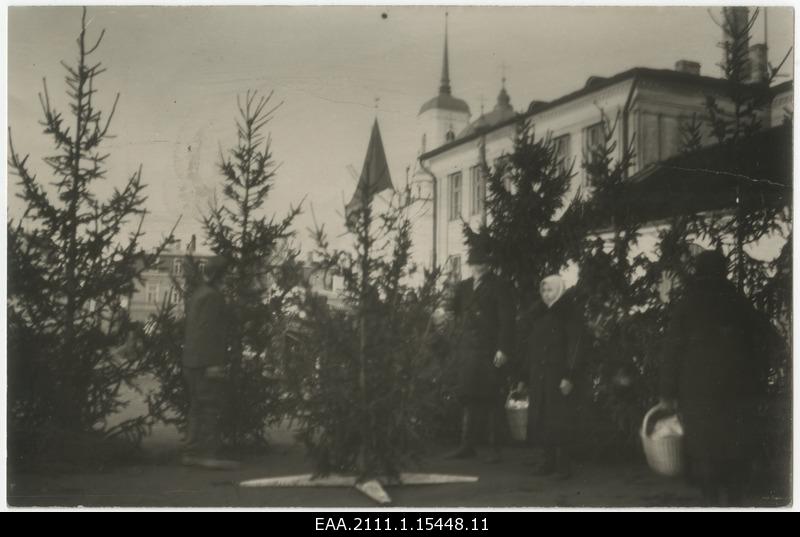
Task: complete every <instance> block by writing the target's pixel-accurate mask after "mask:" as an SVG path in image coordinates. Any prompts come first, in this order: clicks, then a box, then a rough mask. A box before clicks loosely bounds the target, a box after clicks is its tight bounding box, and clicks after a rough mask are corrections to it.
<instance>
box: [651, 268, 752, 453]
mask: <svg viewBox="0 0 800 537" xmlns="http://www.w3.org/2000/svg"><path fill="white" fill-rule="evenodd" d="M758 326H759V324H758V318H757V316H756V313H755V310H754V309H753V307H752V306H751V305H750V303H749V301H748V300H747V299H746V298H744V297H743V296H742V295H740V294H739V293H738V292H737V291H736V289H735V288H734V287H733V285H731V284H730V283H729V282H728V281H727V280H721V281H717V282H708V281H706V282H703V283H697V284H695V285H693V286H691V287H689V288H688V289H687V292H686V296H685V298H684V299H683V300H681V301H680V302H679V303H677V304H676V306H675V309H674V310H673V315H672V320H671V322H670V325H669V327H668V329H667V332H666V337H665V341H664V347H663V351H662V369H661V379H660V380H661V396H662V397H665V398H670V399H677V402H678V411H679V413H680V416H681V420H682V422H683V426H684V430H685V435H686V437H685V439H686V447H687V450H688V453H689V455H690V457H692V458H693V459H696V460H701V461H713V460H718V461H735V460H742V459H744V458H746V457H747V456H748V453H750V451H751V449H752V447H753V440H756V439H755V438H754V437H755V436H757V435H756V434H754V433H755V429H754V425H755V423H754V419H753V418H754V415H755V411H756V407H757V405H758V401H759V384H760V381H759V378H760V377H761V374H760V368H759V366H758V364H759V361H762V360H765V359H766V356H762V354H765V353H762V352H761V351H760V350H759V348H758V345H757V341H758V338H757V331H758V329H757V327H758Z"/></svg>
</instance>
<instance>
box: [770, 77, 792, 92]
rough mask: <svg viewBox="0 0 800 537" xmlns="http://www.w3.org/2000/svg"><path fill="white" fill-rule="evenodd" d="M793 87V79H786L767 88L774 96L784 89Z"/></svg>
mask: <svg viewBox="0 0 800 537" xmlns="http://www.w3.org/2000/svg"><path fill="white" fill-rule="evenodd" d="M793 88H794V80H787V81H786V82H781V83H780V84H776V85H774V86H772V87H771V88H769V91H770V93H771V94H772V95H773V96H775V95H777V94H779V93H783V92H784V91H791V90H792V89H793Z"/></svg>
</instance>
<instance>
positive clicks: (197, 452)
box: [182, 257, 236, 470]
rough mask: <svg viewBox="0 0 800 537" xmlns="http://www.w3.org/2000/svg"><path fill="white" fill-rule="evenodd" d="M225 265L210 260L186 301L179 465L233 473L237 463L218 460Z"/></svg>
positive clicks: (218, 259)
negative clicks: (184, 415) (185, 416)
mask: <svg viewBox="0 0 800 537" xmlns="http://www.w3.org/2000/svg"><path fill="white" fill-rule="evenodd" d="M226 265H227V263H226V261H225V260H224V258H221V257H214V258H212V259H210V260H209V261H208V263H207V264H206V267H205V271H204V273H203V276H202V281H201V282H200V284H199V285H198V286H197V288H196V289H195V290H194V292H193V293H192V294H191V296H190V297H189V301H188V304H187V312H186V336H185V343H184V347H183V376H184V379H185V381H186V386H187V388H188V391H189V400H190V404H189V430H188V439H187V440H188V442H187V446H186V451H185V454H184V457H183V459H182V460H183V463H184V464H187V465H195V466H202V467H205V468H211V469H220V470H226V469H233V468H235V467H236V463H235V462H233V461H226V460H223V459H219V458H218V457H217V455H218V450H219V447H220V444H221V439H220V416H221V413H222V406H223V403H224V397H225V366H226V365H227V362H228V356H227V326H226V325H227V318H228V317H227V315H226V304H225V297H224V295H223V294H222V291H221V290H220V289H219V287H220V284H221V282H222V279H223V276H224V274H225V268H226Z"/></svg>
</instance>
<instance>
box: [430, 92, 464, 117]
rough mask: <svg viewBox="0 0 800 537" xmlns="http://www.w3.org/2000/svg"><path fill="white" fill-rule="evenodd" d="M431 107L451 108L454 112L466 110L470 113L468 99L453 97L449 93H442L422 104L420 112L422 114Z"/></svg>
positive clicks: (439, 108)
mask: <svg viewBox="0 0 800 537" xmlns="http://www.w3.org/2000/svg"><path fill="white" fill-rule="evenodd" d="M431 108H436V109H438V110H450V111H453V112H466V113H467V114H469V113H470V111H469V105H468V104H467V102H466V101H464V100H463V99H459V98H457V97H453V96H452V95H450V94H448V93H440V94H439V95H437V96H436V97H434V98H433V99H430V100H429V101H428V102H426V103H425V104H423V105H422V108H420V109H419V113H420V114H422V113H423V112H425V111H427V110H430V109H431ZM418 115H419V114H418Z"/></svg>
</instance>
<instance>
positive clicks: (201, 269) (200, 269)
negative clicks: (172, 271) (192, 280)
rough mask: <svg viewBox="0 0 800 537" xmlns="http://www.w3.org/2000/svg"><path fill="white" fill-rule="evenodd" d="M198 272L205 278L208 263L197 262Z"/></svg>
mask: <svg viewBox="0 0 800 537" xmlns="http://www.w3.org/2000/svg"><path fill="white" fill-rule="evenodd" d="M197 270H198V272H200V275H202V276H205V273H206V262H205V261H198V262H197Z"/></svg>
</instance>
